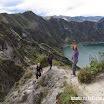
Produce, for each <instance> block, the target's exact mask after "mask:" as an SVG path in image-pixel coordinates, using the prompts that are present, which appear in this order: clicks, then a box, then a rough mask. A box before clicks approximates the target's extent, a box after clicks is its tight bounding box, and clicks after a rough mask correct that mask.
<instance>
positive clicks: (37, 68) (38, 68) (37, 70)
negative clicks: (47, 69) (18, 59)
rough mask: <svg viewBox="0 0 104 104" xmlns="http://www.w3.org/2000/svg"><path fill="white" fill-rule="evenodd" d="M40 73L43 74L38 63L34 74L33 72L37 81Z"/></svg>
mask: <svg viewBox="0 0 104 104" xmlns="http://www.w3.org/2000/svg"><path fill="white" fill-rule="evenodd" d="M41 72H42V74H43V71H42V67H41V65H40V63H38V65H37V67H36V72H35V74H36V79H38V77H40V76H41Z"/></svg>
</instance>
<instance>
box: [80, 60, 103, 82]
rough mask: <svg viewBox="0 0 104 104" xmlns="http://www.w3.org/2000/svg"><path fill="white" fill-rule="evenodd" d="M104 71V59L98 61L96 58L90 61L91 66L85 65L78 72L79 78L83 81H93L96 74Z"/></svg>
mask: <svg viewBox="0 0 104 104" xmlns="http://www.w3.org/2000/svg"><path fill="white" fill-rule="evenodd" d="M103 71H104V60H100V61H98V60H97V59H96V58H95V59H93V60H92V61H91V63H90V66H86V67H84V68H83V69H82V70H80V71H79V73H78V80H79V81H80V82H81V83H91V82H92V81H93V80H94V79H95V78H96V76H97V75H98V74H99V73H101V72H103Z"/></svg>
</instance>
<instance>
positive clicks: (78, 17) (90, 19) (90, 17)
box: [45, 15, 103, 22]
mask: <svg viewBox="0 0 104 104" xmlns="http://www.w3.org/2000/svg"><path fill="white" fill-rule="evenodd" d="M52 17H54V18H62V19H64V20H66V21H69V22H70V21H95V22H97V21H99V20H100V19H102V18H103V16H88V17H84V16H75V17H70V16H63V15H59V16H56V15H54V16H52ZM45 18H48V16H47V17H45Z"/></svg>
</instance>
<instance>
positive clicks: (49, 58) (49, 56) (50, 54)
mask: <svg viewBox="0 0 104 104" xmlns="http://www.w3.org/2000/svg"><path fill="white" fill-rule="evenodd" d="M52 60H53V53H52V52H51V50H49V54H48V63H49V65H50V69H51V68H52Z"/></svg>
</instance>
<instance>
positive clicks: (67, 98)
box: [56, 86, 81, 104]
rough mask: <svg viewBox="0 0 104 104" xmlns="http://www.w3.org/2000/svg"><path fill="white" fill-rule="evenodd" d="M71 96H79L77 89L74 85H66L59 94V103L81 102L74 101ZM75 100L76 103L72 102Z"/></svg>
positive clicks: (78, 102) (78, 103) (77, 103)
mask: <svg viewBox="0 0 104 104" xmlns="http://www.w3.org/2000/svg"><path fill="white" fill-rule="evenodd" d="M71 97H78V95H77V91H76V90H75V89H73V87H72V86H66V87H65V89H64V92H62V93H60V94H58V95H57V97H56V99H57V104H80V103H81V101H77V100H75V101H72V100H71ZM72 102H74V103H72Z"/></svg>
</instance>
